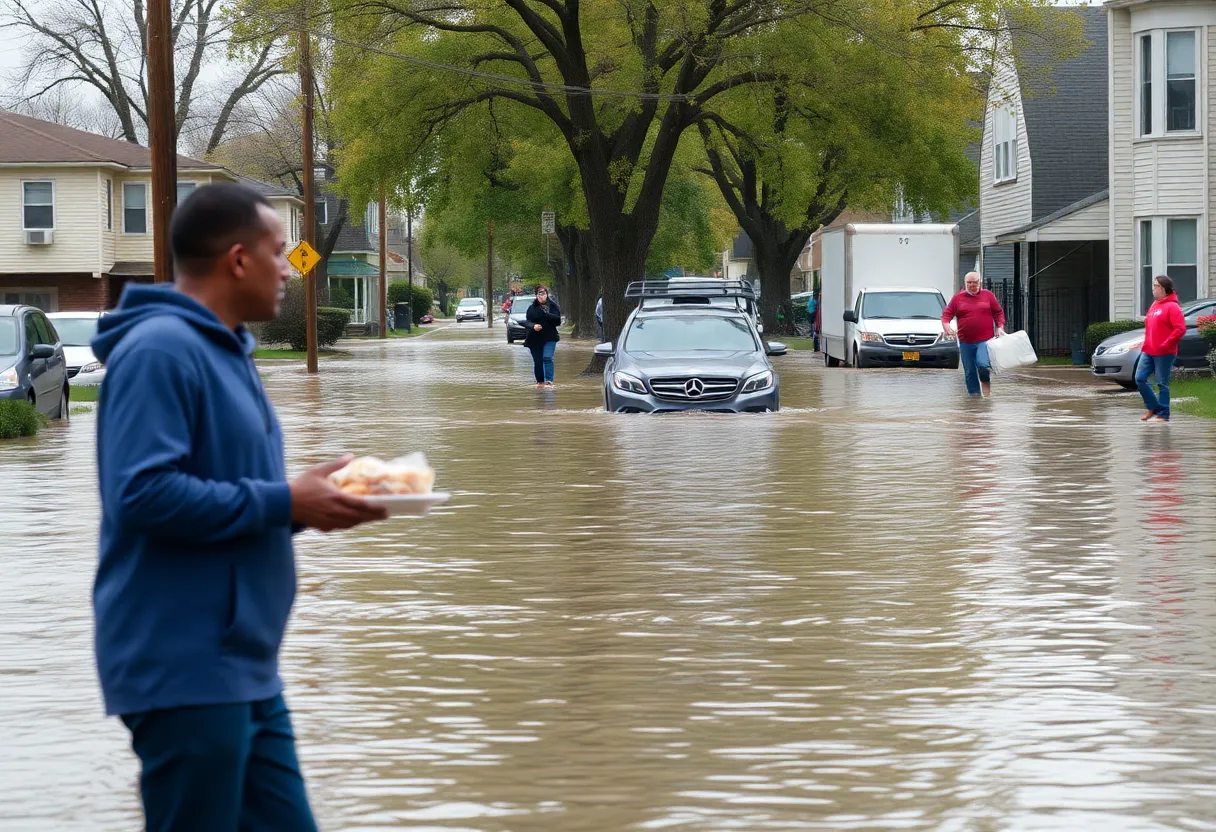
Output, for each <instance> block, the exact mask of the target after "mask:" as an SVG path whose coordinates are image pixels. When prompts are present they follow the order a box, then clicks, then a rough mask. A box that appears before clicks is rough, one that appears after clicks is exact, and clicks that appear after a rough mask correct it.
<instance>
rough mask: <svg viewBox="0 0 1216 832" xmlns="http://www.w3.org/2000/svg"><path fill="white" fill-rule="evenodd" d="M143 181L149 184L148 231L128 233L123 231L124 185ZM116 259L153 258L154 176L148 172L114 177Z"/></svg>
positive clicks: (135, 259)
mask: <svg viewBox="0 0 1216 832" xmlns="http://www.w3.org/2000/svg"><path fill="white" fill-rule="evenodd" d="M135 182H142V183H143V184H144V185H146V186H147V188H148V190H147V200H146V204H147V206H148V225H147V228H148V233H146V234H128V233H126V232H125V231H123V212H124V210H125V207H126V206H125V205H124V204H123V187H122V186H123V185H126V184H128V183H135ZM114 237H115V240H114V259H115V260H121V261H123V262H132V261H142V262H149V261H151V260H152V256H153V255H152V178H151V177H150V176H148V175H146V174H131V175H127V176H116V177H114Z"/></svg>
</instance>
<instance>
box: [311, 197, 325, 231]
mask: <svg viewBox="0 0 1216 832" xmlns="http://www.w3.org/2000/svg"><path fill="white" fill-rule="evenodd" d="M313 211H314V213H315V216H314V218H313V219H314V221H315V222H316V223H317V225H329V210H328V206H327V204H326V202H325V200H323V199H318V200H317V201H316V202H315V203H313Z"/></svg>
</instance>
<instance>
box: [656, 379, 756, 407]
mask: <svg viewBox="0 0 1216 832" xmlns="http://www.w3.org/2000/svg"><path fill="white" fill-rule="evenodd" d="M650 389H651V390H653V391H654V394H655V395H656V396H658V397H659V398H660V399H671V400H673V401H681V402H716V401H721V400H723V399H729V398H730V397H731V396H733V395H735V391H736V390H738V389H739V381H738V379H733V378H703V377H701V376H680V377H678V378H654V379H651V380H650ZM698 389H699V390H700V392H699V393H698Z"/></svg>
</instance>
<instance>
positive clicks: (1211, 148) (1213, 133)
mask: <svg viewBox="0 0 1216 832" xmlns="http://www.w3.org/2000/svg"><path fill="white" fill-rule="evenodd" d="M1207 40H1208V48H1207V63H1206V64H1205V65H1204V66H1203V75H1204V76H1205V77H1206V78H1209V79H1210V78H1211V77H1212V67H1214V66H1216V25H1212V26H1208V27H1207ZM1204 87H1205V88H1206V90H1207V95H1206V96H1205V98H1204V100H1205V102H1206V105H1207V113H1208V135H1207V142H1208V148H1207V149H1208V157H1207V158H1208V163H1207V170H1206V171H1205V177H1204V178H1205V182H1206V185H1207V201H1208V205H1207V212H1208V262H1207V269H1205V270H1204V271H1203V272H1201V273H1200V275H1199V284H1200V285H1199V291H1200V293H1201V294H1203V295H1207V296H1209V297H1210V296H1211V294H1212V292H1213V291H1216V280H1213V279H1212V268H1213V264H1214V263H1216V187H1213V181H1212V179H1213V173H1216V171H1213V170H1212V159H1213V158H1216V106H1214V104H1216V100H1214V99H1216V96H1213V95H1212V87H1211V83H1210V82H1209V83H1207V84H1205V85H1204ZM1205 287H1206V289H1205Z"/></svg>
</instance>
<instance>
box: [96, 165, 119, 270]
mask: <svg viewBox="0 0 1216 832" xmlns="http://www.w3.org/2000/svg"><path fill="white" fill-rule="evenodd" d="M107 181H109V182H110V183H111V184H110V187H111V189H112V190H111V197H110V199H111V200H112V210H113V212H114V213H113V217H114V227H113V228H111V229H110V230H108V231H107V230H106V182H107ZM98 187H100V188H101V193H100V194H99V195H98V197H97V198H98V202H99V204H100V205H101V208H100V214H99V215H98V218H99V220H100V222H98V227H99V228H100V229H101V261H102V263H101V270H102V271H103V272H108V271H109V270H110V269H112V268H113V267H114V261H115V260H117V259H118V258H117V257H116V256H115V250H116V246H117V244H118V232H119V230H120V229H121V225H120V223H121V222H122V213H121V212H122V194H120V193H119V192H118V182H117V180H116V179H115V178H114V174H113V172H111V171H102V173H101V184H100V185H99V186H98Z"/></svg>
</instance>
